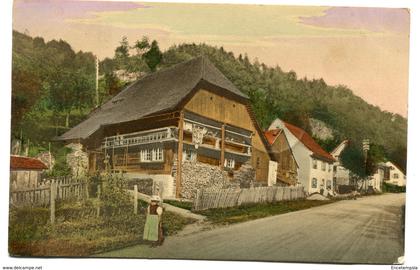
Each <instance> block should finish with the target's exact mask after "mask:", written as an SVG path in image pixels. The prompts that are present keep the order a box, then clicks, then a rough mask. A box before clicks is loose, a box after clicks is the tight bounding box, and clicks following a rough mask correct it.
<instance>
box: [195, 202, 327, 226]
mask: <svg viewBox="0 0 420 270" xmlns="http://www.w3.org/2000/svg"><path fill="white" fill-rule="evenodd" d="M333 202H334V201H332V200H328V201H311V200H296V201H282V202H276V203H264V204H248V205H241V206H239V207H232V208H224V209H208V210H204V211H197V212H196V213H197V214H200V215H203V216H206V217H207V219H208V220H209V221H210V222H212V223H214V224H233V223H238V222H245V221H249V220H254V219H258V218H263V217H268V216H273V215H279V214H285V213H289V212H293V211H299V210H303V209H308V208H311V207H316V206H320V205H325V204H330V203H333Z"/></svg>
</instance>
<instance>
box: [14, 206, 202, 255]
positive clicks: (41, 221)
mask: <svg viewBox="0 0 420 270" xmlns="http://www.w3.org/2000/svg"><path fill="white" fill-rule="evenodd" d="M139 206H140V209H139V213H138V214H137V215H134V214H132V212H131V211H129V210H131V209H126V211H122V212H121V213H120V214H118V215H114V216H108V217H106V216H100V217H96V216H95V214H94V215H90V216H89V215H88V216H86V215H80V213H78V211H77V207H75V205H71V206H69V208H70V209H71V211H66V210H65V208H61V209H58V211H57V214H58V216H57V218H56V223H55V225H51V224H50V223H49V221H48V220H49V211H48V209H44V208H30V209H19V210H13V211H11V212H10V213H11V214H10V221H9V253H10V255H12V256H37V257H44V256H51V257H85V256H90V255H92V254H96V253H101V252H105V251H110V250H114V249H118V248H123V247H127V246H130V245H135V244H141V243H143V242H144V241H143V239H142V237H143V229H144V222H145V211H144V210H145V209H144V208H143V205H142V204H139ZM63 207H65V206H63ZM94 210H95V209H94ZM80 211H82V212H83V213H96V211H86V206H81V207H80ZM61 213H67V214H66V215H64V214H61ZM192 222H194V220H192V219H189V218H185V217H182V216H179V215H176V214H174V213H171V212H165V213H164V215H163V227H164V231H165V234H166V235H172V234H175V233H176V232H177V231H179V230H182V229H183V227H184V226H185V225H187V224H190V223H192Z"/></svg>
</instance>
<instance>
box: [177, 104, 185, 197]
mask: <svg viewBox="0 0 420 270" xmlns="http://www.w3.org/2000/svg"><path fill="white" fill-rule="evenodd" d="M183 143H184V112H183V111H181V112H180V115H179V122H178V160H177V169H176V189H175V196H176V198H180V197H181V181H182V151H183Z"/></svg>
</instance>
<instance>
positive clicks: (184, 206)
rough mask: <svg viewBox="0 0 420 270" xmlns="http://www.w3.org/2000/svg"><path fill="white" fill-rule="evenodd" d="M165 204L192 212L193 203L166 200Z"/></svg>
mask: <svg viewBox="0 0 420 270" xmlns="http://www.w3.org/2000/svg"><path fill="white" fill-rule="evenodd" d="M163 202H164V203H167V204H170V205H173V206H175V207H179V208H182V209H186V210H190V211H191V209H192V206H193V203H192V202H187V201H176V200H164V201H163Z"/></svg>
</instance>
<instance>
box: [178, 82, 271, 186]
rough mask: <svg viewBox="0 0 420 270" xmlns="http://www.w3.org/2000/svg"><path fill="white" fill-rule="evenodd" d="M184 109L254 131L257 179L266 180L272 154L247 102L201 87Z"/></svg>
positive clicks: (253, 145)
mask: <svg viewBox="0 0 420 270" xmlns="http://www.w3.org/2000/svg"><path fill="white" fill-rule="evenodd" d="M183 109H184V110H186V111H189V112H192V113H195V114H198V115H202V116H205V117H206V118H209V119H211V120H214V121H219V122H222V123H224V124H227V125H230V126H233V127H238V128H241V129H245V130H248V131H250V132H252V134H253V135H252V160H251V163H252V165H253V167H254V168H256V170H257V180H266V179H267V177H268V175H267V174H268V170H267V168H268V162H269V160H270V156H269V153H268V149H267V142H266V141H265V138H263V137H261V134H262V132H261V131H260V130H259V127H258V126H257V125H256V123H255V120H254V119H253V116H252V115H251V113H250V110H249V108H248V107H247V105H246V104H244V103H242V102H240V101H238V100H234V99H230V98H227V97H225V96H222V95H219V94H216V93H214V92H213V91H209V90H207V89H199V90H198V91H197V92H196V93H195V95H194V96H193V97H191V99H190V100H189V101H188V102H186V104H185V106H184V107H183Z"/></svg>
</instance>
